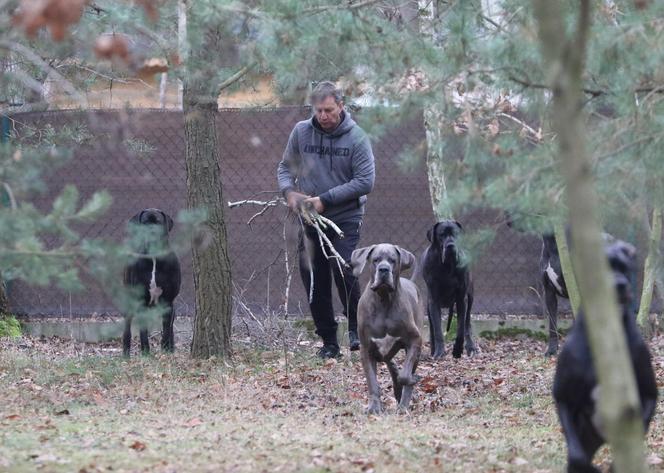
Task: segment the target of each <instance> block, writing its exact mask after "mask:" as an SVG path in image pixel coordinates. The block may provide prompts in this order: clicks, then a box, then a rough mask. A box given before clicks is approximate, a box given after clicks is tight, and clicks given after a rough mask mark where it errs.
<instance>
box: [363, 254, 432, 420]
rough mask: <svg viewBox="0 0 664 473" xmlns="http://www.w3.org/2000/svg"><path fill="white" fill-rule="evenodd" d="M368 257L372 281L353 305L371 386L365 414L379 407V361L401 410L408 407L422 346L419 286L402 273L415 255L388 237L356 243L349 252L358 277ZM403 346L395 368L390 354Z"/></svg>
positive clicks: (375, 411)
mask: <svg viewBox="0 0 664 473" xmlns="http://www.w3.org/2000/svg"><path fill="white" fill-rule="evenodd" d="M367 261H369V262H371V281H370V282H369V284H368V285H367V287H366V288H365V290H364V292H363V293H362V296H361V297H360V301H359V304H358V307H357V322H358V332H359V336H360V358H361V360H362V368H363V369H364V374H365V376H366V378H367V385H368V388H369V406H368V409H367V410H368V413H369V414H376V413H379V412H381V411H382V410H383V406H382V404H381V401H380V386H379V385H378V379H377V377H376V363H377V362H378V361H383V362H385V364H387V368H388V370H389V371H390V376H391V377H392V387H393V389H394V397H395V398H396V399H397V401H398V402H399V411H407V410H408V406H409V404H410V400H411V397H412V395H413V386H414V385H415V383H416V377H415V370H416V369H417V363H418V362H419V359H420V353H421V351H422V336H421V331H422V323H423V321H424V308H423V307H422V299H421V297H420V294H419V291H418V289H417V286H416V285H415V284H414V283H413V282H412V281H410V280H408V279H405V278H402V277H400V273H401V271H402V270H405V269H408V268H410V267H411V266H413V264H414V262H415V257H414V256H413V254H412V253H410V252H409V251H406V250H404V249H403V248H400V247H398V246H395V245H391V244H388V243H381V244H378V245H372V246H368V247H365V248H360V249H358V250H355V251H353V254H352V255H351V265H352V267H353V274H354V275H355V276H356V277H359V275H360V274H361V273H362V270H363V269H364V267H365V265H366V263H367ZM401 349H405V350H406V359H405V361H404V364H403V367H402V368H401V370H400V371H399V369H398V368H397V365H396V363H395V362H394V361H393V360H392V358H393V357H394V356H395V355H396V353H397V352H398V351H399V350H401Z"/></svg>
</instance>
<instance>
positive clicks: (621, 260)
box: [553, 240, 657, 472]
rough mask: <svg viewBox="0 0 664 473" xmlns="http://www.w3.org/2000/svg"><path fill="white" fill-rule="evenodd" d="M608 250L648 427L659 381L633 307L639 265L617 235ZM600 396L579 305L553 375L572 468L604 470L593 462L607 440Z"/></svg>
mask: <svg viewBox="0 0 664 473" xmlns="http://www.w3.org/2000/svg"><path fill="white" fill-rule="evenodd" d="M605 251H606V254H607V256H608V258H609V264H610V266H611V270H612V273H613V276H614V281H615V288H616V292H617V294H618V301H619V303H620V309H621V313H622V314H621V318H622V326H623V329H624V331H625V337H626V341H627V349H628V351H629V356H630V359H631V361H632V368H633V369H634V374H635V375H636V385H637V389H638V394H639V400H640V403H641V414H642V418H643V424H644V427H645V429H646V430H647V429H648V425H649V424H650V421H651V420H652V417H653V415H654V412H655V405H656V403H657V384H656V381H655V373H654V372H653V368H652V363H651V360H650V352H649V351H648V347H647V345H646V344H645V342H644V340H643V337H642V336H641V332H640V331H639V329H638V327H637V325H636V320H635V319H636V314H635V313H634V311H633V310H632V307H631V300H632V287H631V286H632V285H631V281H630V276H631V274H632V272H633V271H634V267H635V260H636V259H635V255H636V250H635V249H634V247H633V246H632V245H630V244H629V243H625V242H623V241H621V240H614V241H613V242H611V243H607V244H606V249H605ZM599 397H601V392H600V391H599V385H598V384H597V375H596V372H595V368H594V366H593V361H592V357H591V352H590V346H589V344H588V333H587V329H586V323H585V319H584V315H583V312H582V311H579V314H578V316H577V318H576V321H575V323H574V327H572V330H571V331H570V333H569V335H568V336H567V339H566V340H565V344H564V345H563V348H562V350H561V352H560V355H559V356H558V364H557V366H556V374H555V377H554V380H553V398H554V400H555V403H556V409H557V411H558V417H559V418H560V424H561V425H562V428H563V432H564V434H565V440H566V441H567V471H568V472H599V471H600V470H598V469H597V468H595V467H594V466H593V465H592V463H591V462H592V458H593V455H594V454H595V452H596V451H597V449H598V448H599V447H600V446H601V445H602V444H603V443H604V442H605V441H606V437H605V435H604V432H603V425H602V422H601V418H600V417H599V415H598V411H597V410H598V406H597V401H598V398H599Z"/></svg>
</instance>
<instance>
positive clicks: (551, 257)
mask: <svg viewBox="0 0 664 473" xmlns="http://www.w3.org/2000/svg"><path fill="white" fill-rule="evenodd" d="M539 266H540V275H541V277H542V285H543V287H544V303H545V305H546V311H547V313H548V315H549V346H548V348H547V349H546V352H545V355H546V356H553V355H555V354H556V353H558V298H559V297H563V298H565V299H569V294H568V293H567V286H566V285H565V278H564V277H563V269H562V266H561V265H560V254H559V253H558V245H557V244H556V237H555V236H554V235H553V234H551V233H546V234H544V235H542V255H541V256H540V263H539Z"/></svg>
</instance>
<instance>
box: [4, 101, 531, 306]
mask: <svg viewBox="0 0 664 473" xmlns="http://www.w3.org/2000/svg"><path fill="white" fill-rule="evenodd" d="M308 115H309V110H308V109H306V108H302V107H291V108H288V107H285V108H279V109H272V110H252V109H246V110H220V112H219V116H218V127H219V139H220V140H219V142H220V147H221V149H220V156H221V170H222V181H223V193H224V199H225V200H226V201H238V200H243V199H247V198H258V199H268V198H269V197H270V195H267V194H264V193H265V192H266V191H275V190H276V189H277V184H276V167H277V163H278V162H279V160H280V158H281V155H282V152H283V149H284V146H285V144H286V140H287V138H288V135H289V133H290V131H291V129H292V127H293V125H294V124H295V123H296V122H297V121H298V120H302V119H304V118H307V117H308ZM355 118H356V119H357V121H358V122H359V124H360V125H362V114H361V113H360V114H358V116H356V117H355ZM13 119H14V120H15V121H16V122H15V123H16V126H17V127H19V128H20V127H21V126H25V125H29V126H31V127H35V128H38V129H39V128H42V127H44V126H46V125H47V124H50V125H52V126H54V127H55V128H57V127H58V126H61V125H63V124H65V123H68V124H70V125H71V124H75V123H82V124H85V126H86V127H87V131H88V132H89V133H90V135H91V136H92V137H93V139H92V140H90V141H89V142H88V143H86V144H84V145H82V146H80V147H78V148H77V149H76V150H75V156H74V158H73V159H72V161H70V162H69V163H68V164H66V165H65V166H64V167H62V168H59V169H57V170H55V171H54V172H53V173H52V174H51V175H50V176H49V178H48V182H49V188H48V191H47V192H45V193H43V194H40V195H37V196H35V197H34V199H33V202H34V203H35V205H36V206H37V207H38V208H41V209H44V210H47V209H49V208H50V207H51V205H52V202H53V198H54V196H55V195H57V193H59V192H60V190H61V189H62V187H63V186H64V185H65V184H69V183H71V184H74V185H76V186H77V187H78V189H79V191H80V193H81V196H82V197H83V198H86V197H88V196H89V195H91V194H92V193H93V192H94V191H97V190H100V189H107V190H108V191H109V192H110V193H111V195H112V196H113V205H112V207H111V209H110V211H109V212H108V213H107V214H106V215H105V216H104V217H103V218H101V219H99V220H98V221H97V222H96V223H93V224H90V225H89V226H87V227H85V228H82V229H81V230H82V234H83V235H84V236H86V237H98V236H104V237H110V238H114V239H118V240H119V239H121V238H122V237H123V236H124V232H125V229H126V223H127V221H128V219H129V218H131V216H132V215H134V214H135V213H136V212H138V211H140V210H141V209H143V208H146V207H157V208H161V209H163V210H164V211H166V212H167V213H169V214H171V215H175V214H176V213H177V212H178V210H180V209H183V208H184V207H185V199H186V170H185V163H184V131H183V115H182V112H178V111H158V110H128V111H94V112H89V111H88V112H74V111H54V112H44V113H28V114H19V115H15V116H14V117H13ZM423 141H424V129H423V124H422V120H421V118H419V119H414V120H411V121H408V122H405V123H398V124H395V125H394V127H393V128H392V129H391V130H389V131H387V132H386V133H385V134H383V135H382V136H381V137H379V138H377V139H374V140H373V142H372V144H373V150H374V155H375V157H376V185H375V189H374V191H373V192H372V193H371V195H370V196H369V201H368V203H367V207H366V216H365V219H364V224H363V226H362V236H361V241H360V246H365V245H368V244H372V243H378V242H391V243H396V244H399V245H401V246H402V247H404V248H406V249H408V250H410V251H412V252H413V253H415V254H416V255H418V256H419V255H420V254H421V253H422V251H423V250H424V248H425V246H426V244H427V240H426V232H427V229H428V228H430V227H431V225H432V224H433V223H434V217H433V213H432V210H431V201H430V197H429V187H428V182H427V177H426V170H425V166H424V157H423V156H422V157H421V159H420V160H419V163H418V164H417V165H415V166H408V170H406V169H405V168H404V166H402V165H401V161H400V159H399V157H400V154H401V153H402V152H403V151H404V150H405V149H419V150H424V149H425V147H424V146H420V145H421V144H422V143H423ZM258 210H260V207H251V206H241V207H238V208H234V209H228V208H226V209H225V213H226V218H227V221H228V231H229V238H230V254H231V259H232V265H233V280H234V286H235V295H236V296H237V297H238V298H239V299H241V300H242V303H243V304H247V306H248V307H252V308H259V307H260V308H265V309H268V310H276V309H279V308H280V307H283V304H284V297H285V290H286V287H287V285H288V278H287V271H286V262H285V256H286V253H285V252H286V251H287V255H288V260H289V263H290V267H291V269H292V268H293V263H294V262H295V261H296V254H295V247H296V240H297V227H296V224H295V222H294V221H293V220H292V219H287V212H286V209H285V207H283V206H278V207H275V208H272V209H270V210H269V211H267V212H266V213H265V214H263V215H261V216H259V217H257V218H255V219H254V220H253V222H252V224H251V226H248V225H247V221H248V220H249V219H250V218H251V217H252V215H254V214H255V213H256V212H257V211H258ZM463 224H464V228H467V229H471V230H472V229H473V228H479V227H484V226H487V225H490V226H493V227H494V228H495V230H496V236H495V239H494V240H493V243H492V244H491V245H490V246H488V247H487V248H486V249H485V250H484V251H483V253H482V255H481V256H480V257H479V259H477V260H476V262H475V264H474V266H473V276H474V280H475V305H474V308H473V313H476V314H477V313H488V314H540V313H541V303H540V298H539V295H538V292H537V287H538V272H537V268H538V258H539V253H540V248H541V243H540V240H539V238H538V237H537V236H533V235H525V234H521V233H518V232H515V231H513V230H511V229H510V228H508V227H507V226H506V225H504V224H500V223H497V222H496V215H495V213H493V212H491V211H489V210H487V211H477V212H474V213H473V214H472V215H469V216H466V217H465V218H464V219H463ZM174 231H177V227H176V228H175V229H174ZM181 260H182V269H183V285H182V291H181V293H180V296H179V297H178V299H177V300H176V311H177V314H178V315H191V314H192V313H193V307H194V296H193V278H192V269H191V258H190V255H189V254H185V255H181ZM118 277H121V275H118ZM84 283H85V284H86V286H87V290H86V291H83V292H79V293H66V292H63V291H60V290H59V289H57V288H55V287H46V288H44V287H31V286H29V285H27V284H26V283H24V282H21V281H14V282H13V284H12V285H11V287H10V291H9V297H10V302H11V306H12V310H13V311H14V312H16V313H21V314H29V315H50V316H61V315H62V316H69V315H79V316H88V315H92V314H100V315H102V314H116V313H117V310H116V309H115V308H114V307H113V305H112V304H111V302H110V301H109V300H108V298H106V297H105V296H104V294H103V292H102V290H101V289H100V288H98V287H97V286H96V285H95V284H94V283H93V282H92V281H84ZM289 287H290V293H289V297H288V309H289V312H291V313H293V312H304V313H307V312H308V306H307V300H306V295H305V294H304V290H303V288H302V283H301V281H300V278H299V274H298V272H297V271H293V273H292V280H291V281H290V286H289Z"/></svg>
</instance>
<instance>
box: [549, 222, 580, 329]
mask: <svg viewBox="0 0 664 473" xmlns="http://www.w3.org/2000/svg"><path fill="white" fill-rule="evenodd" d="M554 233H555V236H556V246H557V247H558V256H559V257H560V266H561V268H562V270H563V277H564V278H565V287H567V295H568V296H569V303H570V306H571V307H572V314H573V315H574V316H575V317H576V314H577V313H578V311H579V307H580V306H581V296H579V286H578V285H577V283H576V276H574V268H573V267H572V260H571V259H570V257H569V246H568V245H567V237H566V235H565V225H563V224H562V223H556V225H555V226H554Z"/></svg>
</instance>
